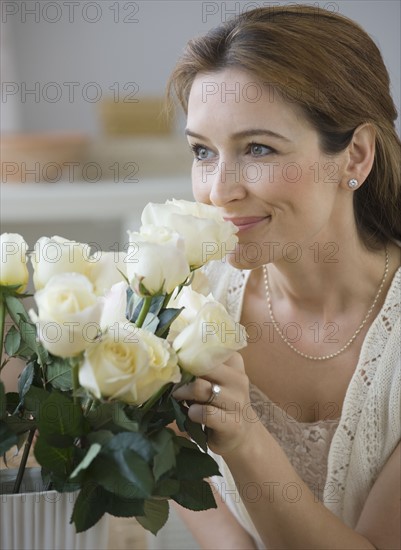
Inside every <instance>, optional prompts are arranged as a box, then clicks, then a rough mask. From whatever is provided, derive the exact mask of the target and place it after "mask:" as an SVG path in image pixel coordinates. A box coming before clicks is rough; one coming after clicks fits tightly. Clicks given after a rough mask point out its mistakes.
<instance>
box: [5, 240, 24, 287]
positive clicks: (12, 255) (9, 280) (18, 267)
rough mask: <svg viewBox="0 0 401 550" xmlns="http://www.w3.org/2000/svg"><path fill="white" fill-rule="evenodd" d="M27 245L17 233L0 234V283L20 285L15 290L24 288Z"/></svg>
mask: <svg viewBox="0 0 401 550" xmlns="http://www.w3.org/2000/svg"><path fill="white" fill-rule="evenodd" d="M27 250H28V245H27V244H26V242H25V239H24V238H23V237H22V236H21V235H19V234H18V233H3V234H2V235H1V236H0V285H1V286H11V285H20V287H19V288H18V289H17V292H19V293H22V292H24V290H25V289H26V286H27V284H28V279H29V273H28V268H27V266H26V253H27Z"/></svg>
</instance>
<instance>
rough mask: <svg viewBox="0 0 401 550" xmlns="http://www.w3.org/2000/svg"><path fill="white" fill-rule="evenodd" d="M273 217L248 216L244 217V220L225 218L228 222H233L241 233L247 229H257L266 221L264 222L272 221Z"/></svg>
mask: <svg viewBox="0 0 401 550" xmlns="http://www.w3.org/2000/svg"><path fill="white" fill-rule="evenodd" d="M270 218H271V216H259V217H255V216H248V217H242V218H224V219H225V220H226V221H230V222H232V223H233V224H234V225H236V226H237V227H238V230H239V231H244V230H245V229H251V228H252V227H255V225H257V224H258V223H260V222H262V221H264V220H270Z"/></svg>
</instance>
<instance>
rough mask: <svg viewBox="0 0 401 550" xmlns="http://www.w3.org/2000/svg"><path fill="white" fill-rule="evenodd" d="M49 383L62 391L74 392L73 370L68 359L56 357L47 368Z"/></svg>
mask: <svg viewBox="0 0 401 550" xmlns="http://www.w3.org/2000/svg"><path fill="white" fill-rule="evenodd" d="M46 374H47V381H48V382H49V383H50V384H51V385H52V386H53V388H56V389H59V390H61V391H68V390H72V387H73V384H72V369H71V364H70V362H69V360H68V359H61V358H57V357H55V358H54V359H53V360H52V362H51V363H50V365H48V367H47V373H46Z"/></svg>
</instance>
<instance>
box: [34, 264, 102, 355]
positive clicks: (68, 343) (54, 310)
mask: <svg viewBox="0 0 401 550" xmlns="http://www.w3.org/2000/svg"><path fill="white" fill-rule="evenodd" d="M35 301H36V304H37V306H38V314H37V315H36V313H35V312H33V311H32V310H31V311H30V312H29V314H30V316H31V319H32V320H33V321H34V322H35V323H37V327H38V336H39V340H40V341H41V342H42V344H43V346H44V347H45V348H46V349H47V350H48V351H49V352H50V353H52V354H53V355H56V356H58V357H72V356H74V355H78V354H79V353H81V352H82V351H84V349H85V348H87V347H88V346H89V345H90V344H91V342H92V341H93V339H94V338H95V337H96V335H97V333H98V332H99V329H100V317H101V313H102V304H101V301H100V299H98V298H97V297H96V295H95V294H94V292H93V286H92V283H91V282H90V281H89V280H88V279H87V278H86V277H85V276H84V275H81V274H78V273H63V274H60V275H54V277H52V278H51V279H50V281H49V282H48V283H47V285H46V286H45V288H43V289H42V290H39V291H38V292H36V293H35Z"/></svg>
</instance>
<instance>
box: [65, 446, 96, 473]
mask: <svg viewBox="0 0 401 550" xmlns="http://www.w3.org/2000/svg"><path fill="white" fill-rule="evenodd" d="M101 448H102V446H101V445H99V443H92V445H91V446H90V447H89V450H88V452H87V453H86V455H85V457H84V459H83V460H82V461H81V462H80V463H79V464H78V466H77V467H76V468H75V470H74V471H73V472H72V474H71V475H70V478H73V477H76V476H77V475H78V474H79V472H81V471H82V470H86V468H88V466H90V464H91V462H92V461H93V459H94V458H95V457H96V456H97V455H98V454H99V452H100V449H101Z"/></svg>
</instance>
